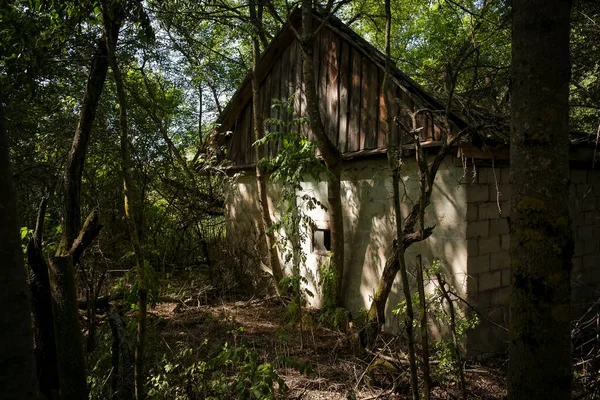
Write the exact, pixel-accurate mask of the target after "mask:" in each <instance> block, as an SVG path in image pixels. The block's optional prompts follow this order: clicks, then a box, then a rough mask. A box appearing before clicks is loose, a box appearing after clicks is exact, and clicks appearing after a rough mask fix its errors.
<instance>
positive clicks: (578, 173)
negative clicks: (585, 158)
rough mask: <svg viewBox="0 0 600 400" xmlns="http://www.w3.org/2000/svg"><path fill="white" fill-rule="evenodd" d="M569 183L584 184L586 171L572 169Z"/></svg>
mask: <svg viewBox="0 0 600 400" xmlns="http://www.w3.org/2000/svg"><path fill="white" fill-rule="evenodd" d="M571 182H572V183H586V182H587V171H586V170H584V169H572V170H571Z"/></svg>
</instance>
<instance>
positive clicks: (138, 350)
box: [102, 3, 148, 400]
mask: <svg viewBox="0 0 600 400" xmlns="http://www.w3.org/2000/svg"><path fill="white" fill-rule="evenodd" d="M122 13H123V9H122V8H121V6H120V5H118V4H110V5H107V4H106V3H104V4H103V7H102V18H103V22H104V32H105V34H106V36H107V37H108V38H109V39H110V40H109V41H108V43H109V45H108V61H109V64H110V68H111V70H112V72H113V77H114V80H115V85H116V87H117V97H118V102H119V129H120V138H121V160H122V168H123V197H124V202H125V220H126V221H127V228H128V231H129V238H130V240H131V245H132V247H133V253H134V256H135V264H136V274H137V292H138V314H137V315H138V318H137V329H136V339H135V365H134V389H135V399H136V400H141V399H144V398H145V394H144V383H145V382H144V380H145V373H144V350H145V339H146V314H147V305H148V304H147V303H148V286H147V285H148V283H147V279H146V263H145V260H144V254H143V252H142V246H141V243H140V239H139V235H138V227H137V226H136V219H135V218H136V215H139V214H138V213H139V205H138V204H136V196H135V186H134V180H133V175H132V172H131V155H130V150H129V130H128V125H127V96H126V95H125V86H124V84H123V77H122V75H121V70H120V68H119V64H118V62H117V59H116V50H115V48H116V39H114V40H113V35H114V29H113V28H114V26H115V25H116V26H119V21H120V16H121V15H122Z"/></svg>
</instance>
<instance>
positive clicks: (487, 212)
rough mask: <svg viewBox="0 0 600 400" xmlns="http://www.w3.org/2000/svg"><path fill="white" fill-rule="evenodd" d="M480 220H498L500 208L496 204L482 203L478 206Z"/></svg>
mask: <svg viewBox="0 0 600 400" xmlns="http://www.w3.org/2000/svg"><path fill="white" fill-rule="evenodd" d="M477 207H478V209H479V219H493V218H498V206H497V205H496V203H481V204H479V205H478V206H477Z"/></svg>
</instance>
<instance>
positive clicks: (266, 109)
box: [262, 74, 271, 157]
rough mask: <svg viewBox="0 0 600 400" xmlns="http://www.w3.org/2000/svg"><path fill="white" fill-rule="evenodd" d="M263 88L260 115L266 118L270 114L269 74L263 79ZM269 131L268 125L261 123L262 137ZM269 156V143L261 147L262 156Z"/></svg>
mask: <svg viewBox="0 0 600 400" xmlns="http://www.w3.org/2000/svg"><path fill="white" fill-rule="evenodd" d="M262 86H263V87H264V88H265V93H264V96H263V101H262V115H263V119H267V118H269V117H270V116H271V74H269V75H268V76H267V79H265V80H264V81H263V85H262ZM268 133H269V125H268V124H266V123H265V124H264V125H263V132H262V137H265V136H266V135H267V134H268ZM268 156H269V145H268V144H267V145H265V146H264V148H263V157H268Z"/></svg>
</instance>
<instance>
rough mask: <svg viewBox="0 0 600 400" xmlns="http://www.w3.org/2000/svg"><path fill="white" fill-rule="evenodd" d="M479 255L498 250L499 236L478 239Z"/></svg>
mask: <svg viewBox="0 0 600 400" xmlns="http://www.w3.org/2000/svg"><path fill="white" fill-rule="evenodd" d="M478 243H479V246H478V248H479V255H482V254H489V253H496V252H498V251H500V237H499V236H492V237H489V238H481V239H478Z"/></svg>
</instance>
